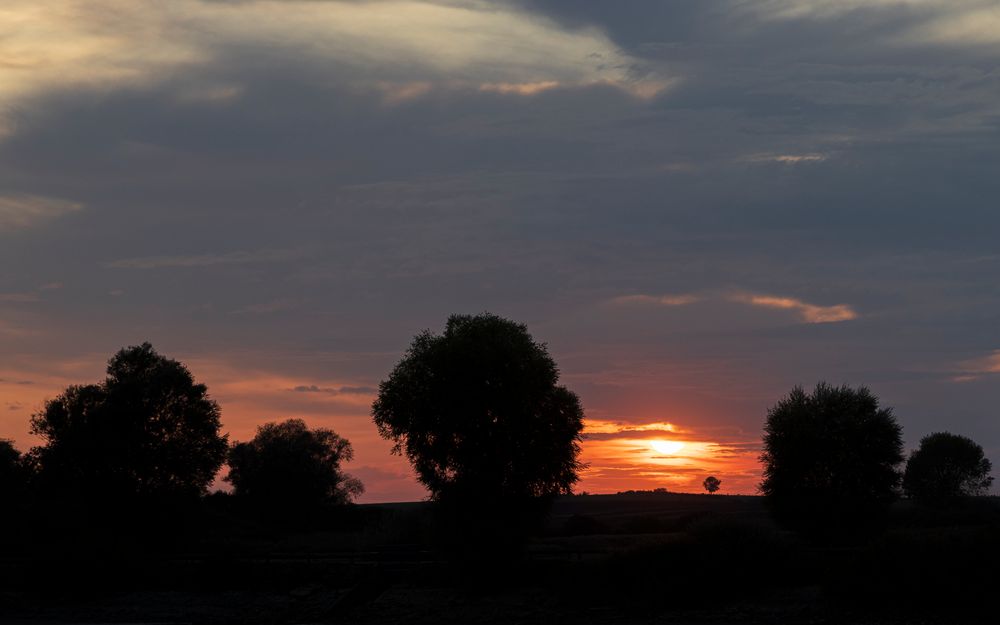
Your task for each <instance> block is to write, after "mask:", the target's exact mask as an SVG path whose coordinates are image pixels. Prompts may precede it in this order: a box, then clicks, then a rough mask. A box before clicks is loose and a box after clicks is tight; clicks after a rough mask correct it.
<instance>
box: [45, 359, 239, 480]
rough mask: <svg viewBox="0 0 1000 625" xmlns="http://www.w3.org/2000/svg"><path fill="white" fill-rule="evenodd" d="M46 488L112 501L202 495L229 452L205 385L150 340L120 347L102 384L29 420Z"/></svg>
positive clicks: (68, 395) (73, 389)
mask: <svg viewBox="0 0 1000 625" xmlns="http://www.w3.org/2000/svg"><path fill="white" fill-rule="evenodd" d="M31 427H32V432H33V433H34V434H36V435H37V436H40V437H41V438H42V439H43V440H44V443H45V444H44V445H42V446H39V447H36V448H35V449H33V450H32V456H33V462H34V464H35V466H36V467H37V470H38V472H39V478H40V483H41V484H42V486H43V487H47V488H48V489H51V490H55V491H57V492H58V493H61V494H63V495H67V494H75V495H80V496H84V497H95V496H107V497H112V498H129V497H143V498H155V497H163V496H178V495H180V496H189V495H198V494H202V493H204V492H205V491H206V490H207V488H208V486H209V484H211V482H212V480H213V478H214V477H215V474H216V472H217V471H218V470H219V467H220V466H221V465H222V462H223V460H224V459H225V454H226V450H227V448H228V445H227V442H226V438H225V436H222V435H220V434H219V429H220V421H219V406H218V405H217V404H216V403H215V402H214V401H213V400H211V399H210V398H209V396H208V391H207V389H206V387H205V385H203V384H196V383H195V382H194V378H193V377H192V375H191V373H190V372H189V371H188V369H187V368H186V367H184V365H182V364H181V363H179V362H177V361H176V360H170V359H168V358H165V357H163V356H161V355H160V354H158V353H157V352H156V351H155V350H154V349H153V347H152V346H151V345H150V344H149V343H143V344H142V345H139V346H135V347H128V348H125V349H122V350H121V351H119V352H118V353H117V354H115V355H114V356H113V357H112V358H111V360H110V361H108V367H107V377H106V379H105V380H104V381H103V382H101V383H99V384H91V385H86V386H70V387H69V388H67V389H66V391H65V392H64V393H63V394H62V395H60V396H58V397H56V398H55V399H53V400H50V401H48V402H46V404H45V408H44V409H43V410H42V411H41V412H39V413H37V414H35V415H34V416H33V417H32V420H31Z"/></svg>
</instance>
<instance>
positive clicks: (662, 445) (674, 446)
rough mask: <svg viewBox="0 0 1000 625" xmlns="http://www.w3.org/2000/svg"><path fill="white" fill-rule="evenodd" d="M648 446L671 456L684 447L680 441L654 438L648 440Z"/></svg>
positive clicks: (659, 452)
mask: <svg viewBox="0 0 1000 625" xmlns="http://www.w3.org/2000/svg"><path fill="white" fill-rule="evenodd" d="M649 446H650V447H651V448H652V449H653V451H655V452H656V453H658V454H663V455H664V456H671V455H673V454H676V453H677V452H678V451H680V450H681V449H683V448H684V443H682V442H680V441H664V440H659V439H654V440H651V441H649Z"/></svg>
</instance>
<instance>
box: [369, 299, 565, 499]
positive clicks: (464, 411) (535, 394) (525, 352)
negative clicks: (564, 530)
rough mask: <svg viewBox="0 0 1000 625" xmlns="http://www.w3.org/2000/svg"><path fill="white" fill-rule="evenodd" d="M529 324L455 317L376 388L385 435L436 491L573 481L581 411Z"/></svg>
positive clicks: (538, 490) (548, 486) (422, 338)
mask: <svg viewBox="0 0 1000 625" xmlns="http://www.w3.org/2000/svg"><path fill="white" fill-rule="evenodd" d="M558 381H559V370H558V369H557V367H556V364H555V362H553V360H552V358H551V357H550V356H549V354H548V352H547V351H546V348H545V346H544V345H542V344H540V343H537V342H535V341H534V340H533V339H532V337H531V335H530V334H528V330H527V327H526V326H525V325H523V324H519V323H515V322H513V321H509V320H507V319H503V318H501V317H498V316H496V315H492V314H481V315H477V316H467V315H454V316H452V317H451V318H449V319H448V324H447V326H446V328H445V331H444V334H442V335H435V334H431V333H430V332H423V333H421V334H418V335H417V336H416V338H415V339H414V340H413V343H412V345H411V346H410V349H409V351H408V352H407V353H406V355H405V356H404V357H403V359H402V361H400V363H399V364H398V365H396V368H395V369H394V370H393V371H392V373H391V374H390V375H389V378H388V379H386V380H385V381H383V382H382V383H381V384H380V385H379V394H378V399H377V400H376V401H375V403H374V405H373V407H372V413H373V416H374V420H375V423H376V424H377V425H378V429H379V433H380V434H381V435H382V436H383V437H385V438H387V439H389V440H391V441H393V442H394V443H395V448H394V451H395V452H397V453H405V454H406V456H407V457H408V458H409V459H410V461H411V462H412V464H413V467H414V468H415V469H416V472H417V476H418V478H419V479H420V481H421V482H422V483H423V484H424V485H426V486H427V488H428V489H429V490H430V491H431V494H432V495H433V496H434V497H436V498H440V497H444V496H448V495H451V494H456V495H462V496H465V495H472V494H476V495H477V496H480V497H484V498H499V499H502V498H507V497H526V496H527V497H538V496H544V495H552V494H557V493H565V492H568V491H569V490H570V488H571V487H572V485H573V484H574V483H575V482H576V481H577V471H578V469H579V468H580V466H581V465H580V463H579V462H578V460H577V455H578V453H579V451H580V445H579V441H580V432H581V430H582V429H583V409H582V408H581V406H580V402H579V399H578V398H577V396H576V395H575V394H573V393H572V392H570V391H569V390H567V389H566V388H565V387H562V386H559V385H558Z"/></svg>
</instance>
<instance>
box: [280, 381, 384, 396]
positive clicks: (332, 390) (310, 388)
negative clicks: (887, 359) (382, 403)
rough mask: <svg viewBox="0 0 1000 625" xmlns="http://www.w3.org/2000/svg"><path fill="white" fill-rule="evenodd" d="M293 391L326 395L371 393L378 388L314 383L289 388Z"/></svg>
mask: <svg viewBox="0 0 1000 625" xmlns="http://www.w3.org/2000/svg"><path fill="white" fill-rule="evenodd" d="M288 390H290V391H292V392H293V393H323V394H326V395H373V394H375V393H376V392H377V390H378V389H375V388H373V387H370V386H341V387H333V386H318V385H316V384H309V385H299V386H294V387H292V388H290V389H288Z"/></svg>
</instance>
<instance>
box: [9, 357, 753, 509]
mask: <svg viewBox="0 0 1000 625" xmlns="http://www.w3.org/2000/svg"><path fill="white" fill-rule="evenodd" d="M167 355H168V356H172V357H178V356H177V355H175V354H167ZM102 358H106V356H105V357H96V356H95V358H94V359H93V360H91V359H81V360H75V361H61V362H58V363H56V364H54V365H46V366H44V367H40V368H37V369H33V370H29V371H24V370H20V371H17V370H0V397H2V406H0V407H2V409H3V415H2V418H0V437H6V438H12V439H14V440H15V441H16V443H17V444H18V446H19V447H20V448H21V449H26V448H28V447H30V446H31V445H32V444H35V442H36V441H35V440H34V439H33V438H32V437H31V436H30V435H29V433H28V419H29V418H30V415H31V414H32V413H33V412H35V411H37V410H38V409H39V408H40V407H41V406H42V404H43V402H44V400H45V399H47V398H51V397H53V396H55V395H56V394H58V393H59V392H60V391H61V390H62V389H63V388H65V387H66V386H67V385H69V384H80V383H89V382H93V381H97V380H99V379H101V376H102V368H103V364H102ZM180 359H181V360H182V361H183V362H185V364H187V365H188V366H189V368H190V369H191V370H192V372H193V373H194V374H195V377H196V379H197V380H199V381H201V382H203V383H205V384H207V385H208V387H209V391H210V393H211V394H212V396H213V397H214V398H215V399H216V400H217V401H219V403H220V405H221V407H222V411H223V424H224V428H225V429H226V431H228V432H229V434H230V438H231V439H233V440H245V439H247V438H249V437H250V436H252V435H253V431H254V428H255V427H256V426H257V425H258V424H260V423H263V422H265V421H269V420H276V419H283V418H289V417H300V418H303V419H305V420H306V421H307V422H309V423H310V424H312V425H314V426H323V427H331V428H333V429H334V430H336V431H337V432H338V433H339V434H341V435H343V436H345V437H347V438H348V439H349V440H350V441H351V442H352V444H353V446H354V449H355V459H354V461H353V462H351V463H350V464H349V465H348V467H347V469H348V471H349V472H351V473H352V474H354V475H356V476H357V477H359V478H360V479H361V480H362V481H363V482H364V484H365V486H366V493H365V494H364V496H363V497H362V498H361V499H360V501H363V502H380V501H401V500H414V499H421V498H423V497H424V496H426V493H425V491H424V490H423V488H422V487H421V486H420V485H419V484H418V483H417V482H416V481H415V480H414V478H413V477H412V472H411V471H410V468H409V466H408V464H407V462H406V461H405V459H403V458H400V457H398V456H393V455H391V454H390V453H389V448H390V445H389V444H388V443H386V442H385V441H383V440H382V439H381V438H380V437H379V436H378V433H377V431H376V429H375V426H374V425H373V424H372V422H371V419H370V417H369V413H368V410H369V407H370V405H371V401H372V399H373V398H374V393H375V388H374V387H375V386H376V383H377V380H360V379H345V380H336V381H332V380H307V381H303V379H302V378H301V377H300V376H292V375H282V374H276V373H274V372H265V371H259V370H254V369H253V368H251V367H246V366H243V367H241V366H237V365H234V364H232V363H223V362H219V361H214V360H210V359H203V358H190V359H185V358H183V357H181V358H180ZM570 386H572V384H570ZM585 395H586V394H584V397H583V400H584V406H585V408H586V407H587V397H586V396H585ZM595 402H596V403H597V404H599V405H600V406H599V408H598V407H596V406H595V410H594V411H593V412H594V413H597V414H600V415H604V414H607V413H608V412H609V408H613V405H611V406H609V405H607V403H608V400H607V399H606V398H598V399H596V400H595ZM671 413H672V410H671V407H670V406H663V407H662V412H661V414H664V415H669V414H671ZM685 414H690V409H687V410H685ZM715 433H716V434H717V433H718V432H715ZM712 434H713V432H711V431H706V430H700V429H699V427H698V424H697V422H695V420H694V419H689V420H688V421H686V422H676V423H675V422H672V421H667V420H666V419H654V418H649V419H643V418H641V417H640V419H639V420H638V421H636V420H624V419H609V418H599V417H590V418H588V419H587V422H586V428H585V441H584V443H583V452H582V455H581V456H582V457H581V459H582V460H583V462H585V463H586V464H587V468H586V470H584V471H583V473H582V476H581V480H580V482H579V484H578V485H577V487H576V491H577V492H581V491H587V492H590V493H609V492H618V491H622V490H630V489H654V488H667V489H668V490H671V491H685V492H699V491H700V490H701V488H702V487H701V482H702V480H704V478H705V477H707V476H708V475H716V476H717V477H719V478H720V479H722V481H723V491H722V492H725V493H752V492H754V490H755V488H756V484H757V482H758V480H759V470H758V463H757V460H756V457H757V453H758V452H757V446H758V443H759V439H754V438H750V437H746V440H743V439H737V438H732V437H731V436H730V437H726V438H719V437H718V436H712ZM665 442H667V443H668V444H666V445H664V444H663V443H665Z"/></svg>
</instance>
